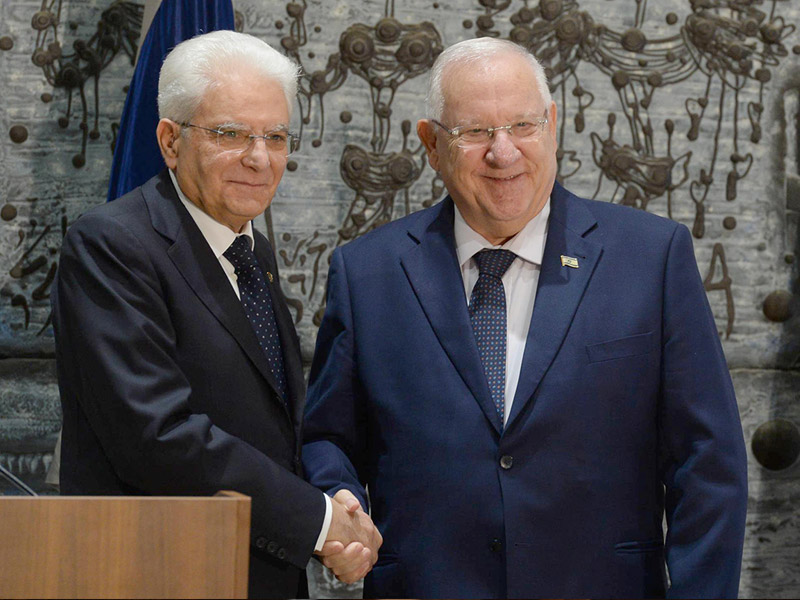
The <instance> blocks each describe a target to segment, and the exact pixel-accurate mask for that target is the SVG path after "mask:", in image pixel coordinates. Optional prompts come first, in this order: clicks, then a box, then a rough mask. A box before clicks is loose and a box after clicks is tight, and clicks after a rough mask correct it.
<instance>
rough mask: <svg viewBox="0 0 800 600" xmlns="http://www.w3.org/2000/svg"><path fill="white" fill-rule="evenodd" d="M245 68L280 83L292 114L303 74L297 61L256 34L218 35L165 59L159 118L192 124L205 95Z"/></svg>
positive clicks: (207, 35) (201, 38)
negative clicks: (190, 122) (229, 76)
mask: <svg viewBox="0 0 800 600" xmlns="http://www.w3.org/2000/svg"><path fill="white" fill-rule="evenodd" d="M241 67H249V68H251V69H253V70H254V71H256V72H258V73H260V74H262V75H263V76H264V77H265V78H269V79H274V80H275V81H277V82H278V83H279V84H280V85H281V87H282V88H283V92H284V94H286V103H287V104H288V106H289V114H290V115H291V113H292V107H293V105H294V102H295V97H296V96H297V80H298V77H299V76H300V68H299V67H298V66H297V65H296V64H295V62H294V61H293V60H291V59H290V58H288V57H286V56H284V55H283V54H281V53H280V52H278V51H277V50H275V49H274V48H272V47H271V46H270V45H269V44H267V43H266V42H263V41H261V40H260V39H258V38H256V37H253V36H252V35H247V34H245V33H237V32H235V31H212V32H210V33H205V34H202V35H198V36H195V37H193V38H192V39H190V40H186V41H184V42H181V43H180V44H178V45H177V46H175V48H173V49H172V51H170V53H169V54H168V55H167V57H166V58H165V59H164V64H163V65H162V66H161V72H160V74H159V77H158V116H159V118H161V119H164V118H166V119H172V120H173V121H175V122H177V123H183V122H187V121H190V120H191V118H192V116H193V115H194V113H195V111H196V110H197V109H198V107H199V106H200V103H201V102H202V100H203V97H204V96H205V94H206V93H207V92H208V91H209V90H210V89H211V88H212V87H214V86H215V85H218V84H219V82H220V79H222V78H223V77H224V75H225V74H226V73H229V72H231V71H234V70H236V69H238V68H241Z"/></svg>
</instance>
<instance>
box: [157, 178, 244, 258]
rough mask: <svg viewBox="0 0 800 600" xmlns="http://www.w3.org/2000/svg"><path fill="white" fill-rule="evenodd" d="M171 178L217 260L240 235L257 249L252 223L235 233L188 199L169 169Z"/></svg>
mask: <svg viewBox="0 0 800 600" xmlns="http://www.w3.org/2000/svg"><path fill="white" fill-rule="evenodd" d="M169 177H170V179H171V180H172V185H174V186H175V191H176V192H178V198H180V200H181V202H182V203H183V205H184V206H185V207H186V210H188V211H189V214H190V215H191V217H192V219H193V220H194V222H195V223H196V224H197V228H198V229H199V230H200V233H202V234H203V237H204V238H206V241H207V242H208V245H209V246H211V250H213V252H214V256H216V257H217V259H219V257H220V256H222V254H223V253H224V252H225V251H226V250H227V249H228V248H229V247H230V245H231V244H232V243H233V240H235V239H236V238H237V237H239V236H240V235H246V236H247V237H248V238H249V239H250V249H251V250H252V249H253V248H255V238H254V237H253V222H252V221H248V222H247V224H245V226H244V230H243V231H242V232H241V233H239V234H236V233H234V232H233V231H232V230H231V228H230V227H228V226H227V225H223V224H222V223H220V222H219V221H217V220H215V219H214V218H212V217H211V216H210V215H208V214H207V213H205V212H204V211H203V209H201V208H200V207H199V206H197V205H196V204H194V203H193V202H192V201H191V200H189V198H187V197H186V195H185V194H184V193H183V192H182V191H181V188H180V186H179V185H178V179H177V178H176V177H175V173H173V172H172V169H169Z"/></svg>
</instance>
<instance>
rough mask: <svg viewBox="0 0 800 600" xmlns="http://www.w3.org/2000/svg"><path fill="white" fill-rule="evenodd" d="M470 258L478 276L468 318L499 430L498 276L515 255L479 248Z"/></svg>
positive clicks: (502, 299)
mask: <svg viewBox="0 0 800 600" xmlns="http://www.w3.org/2000/svg"><path fill="white" fill-rule="evenodd" d="M472 258H474V259H475V262H476V263H478V270H479V271H480V275H479V276H478V281H477V282H476V283H475V287H474V288H472V297H471V298H470V300H469V318H470V320H471V321H472V331H473V332H474V333H475V341H476V342H477V343H478V353H479V354H480V357H481V363H483V370H484V372H485V373H486V379H487V380H488V382H489V391H490V392H491V393H492V400H494V405H495V408H497V414H498V416H499V417H500V428H501V429H502V427H503V420H504V419H503V417H504V413H505V392H506V291H505V288H503V279H502V277H503V274H505V272H506V271H507V270H508V267H510V266H511V263H512V262H514V259H515V258H517V255H516V254H514V253H513V252H511V251H510V250H482V251H480V252H478V253H477V254H476V255H475V256H473V257H472Z"/></svg>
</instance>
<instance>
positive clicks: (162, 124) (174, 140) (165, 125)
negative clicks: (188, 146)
mask: <svg viewBox="0 0 800 600" xmlns="http://www.w3.org/2000/svg"><path fill="white" fill-rule="evenodd" d="M180 136H181V126H180V125H178V124H177V123H176V122H175V121H172V120H171V119H161V120H160V121H159V122H158V126H156V140H157V141H158V147H159V149H160V150H161V156H163V157H164V162H165V163H166V164H167V167H169V168H170V169H174V168H175V167H176V166H177V165H178V148H179V147H180V142H181V137H180Z"/></svg>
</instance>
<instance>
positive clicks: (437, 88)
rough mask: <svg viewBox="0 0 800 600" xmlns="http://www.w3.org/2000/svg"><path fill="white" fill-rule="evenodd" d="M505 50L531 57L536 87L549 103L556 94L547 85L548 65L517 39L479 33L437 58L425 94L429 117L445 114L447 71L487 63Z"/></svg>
mask: <svg viewBox="0 0 800 600" xmlns="http://www.w3.org/2000/svg"><path fill="white" fill-rule="evenodd" d="M501 54H517V55H519V56H522V57H523V58H524V59H525V60H527V61H528V63H529V64H530V66H531V70H532V71H533V77H534V79H535V80H536V87H538V88H539V92H540V93H541V95H542V100H544V103H545V106H547V107H549V106H550V103H551V102H552V97H551V96H550V88H549V87H548V85H547V76H546V75H545V74H544V68H543V67H542V65H541V64H540V63H539V61H538V60H536V57H535V56H534V55H533V54H531V53H530V52H528V50H526V49H525V48H523V47H522V46H520V45H519V44H515V43H514V42H511V41H508V40H500V39H497V38H492V37H479V38H473V39H469V40H464V41H462V42H458V43H457V44H453V45H452V46H450V47H448V48H446V49H445V50H444V52H442V53H441V54H440V55H439V56H438V57H437V58H436V61H435V62H434V63H433V67H431V74H430V80H429V83H428V94H427V97H426V98H425V101H426V110H427V116H428V118H431V119H439V120H440V119H441V118H442V113H443V112H444V93H443V91H442V79H443V75H444V72H445V71H446V70H447V69H448V68H449V67H451V66H453V65H459V64H469V63H478V64H479V63H486V62H488V60H489V59H490V58H494V57H496V56H498V55H501Z"/></svg>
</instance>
